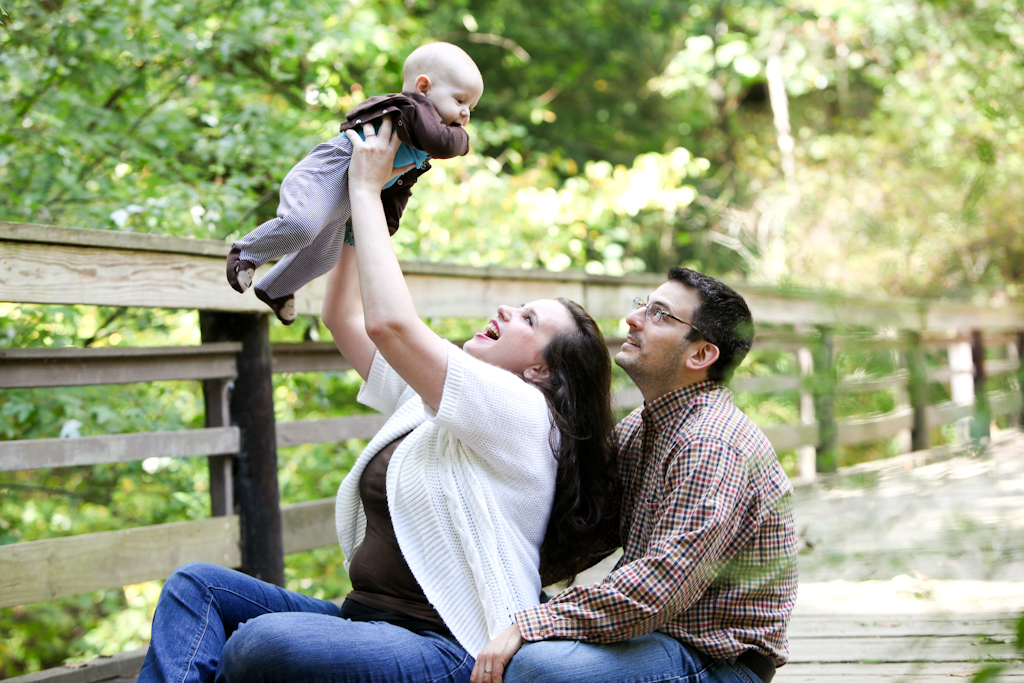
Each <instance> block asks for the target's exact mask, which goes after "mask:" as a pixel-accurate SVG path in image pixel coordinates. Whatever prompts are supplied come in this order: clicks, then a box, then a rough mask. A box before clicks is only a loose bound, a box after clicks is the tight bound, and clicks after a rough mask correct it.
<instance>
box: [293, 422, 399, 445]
mask: <svg viewBox="0 0 1024 683" xmlns="http://www.w3.org/2000/svg"><path fill="white" fill-rule="evenodd" d="M386 420H387V416H386V415H380V414H378V413H371V414H369V415H350V416H348V417H330V418H325V419H322V420H296V421H295V422H278V423H277V447H278V448H287V447H288V446H299V445H301V444H307V443H327V442H332V441H346V440H348V439H370V438H372V437H373V435H374V434H376V433H377V431H378V430H379V429H380V428H381V427H383V426H384V422H385V421H386Z"/></svg>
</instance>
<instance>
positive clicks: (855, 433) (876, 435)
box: [836, 409, 914, 446]
mask: <svg viewBox="0 0 1024 683" xmlns="http://www.w3.org/2000/svg"><path fill="white" fill-rule="evenodd" d="M836 422H837V426H838V434H837V436H836V438H837V441H838V443H839V444H840V445H842V446H848V445H850V444H855V443H866V442H869V441H879V440H881V439H888V438H890V437H892V436H895V435H896V434H898V433H899V432H900V431H901V430H904V429H910V428H912V427H913V426H914V416H913V413H912V412H911V411H910V410H909V409H907V410H897V411H893V412H891V413H886V414H885V415H875V416H872V417H867V418H863V417H857V418H846V419H840V420H837V421H836Z"/></svg>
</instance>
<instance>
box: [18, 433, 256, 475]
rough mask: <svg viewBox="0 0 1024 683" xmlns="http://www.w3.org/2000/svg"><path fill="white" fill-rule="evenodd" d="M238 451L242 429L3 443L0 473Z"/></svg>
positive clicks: (224, 453) (225, 453)
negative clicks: (239, 431)
mask: <svg viewBox="0 0 1024 683" xmlns="http://www.w3.org/2000/svg"><path fill="white" fill-rule="evenodd" d="M237 452H238V427H211V428H208V429H183V430H178V431H169V432H142V433H136V434H112V435H106V436H83V437H79V438H76V439H25V440H22V441H0V472H10V471H14V470H34V469H43V468H48V467H78V466H82V465H103V464H108V463H114V462H132V461H136V460H144V459H146V458H151V457H159V458H188V457H192V456H208V455H228V454H232V453H237Z"/></svg>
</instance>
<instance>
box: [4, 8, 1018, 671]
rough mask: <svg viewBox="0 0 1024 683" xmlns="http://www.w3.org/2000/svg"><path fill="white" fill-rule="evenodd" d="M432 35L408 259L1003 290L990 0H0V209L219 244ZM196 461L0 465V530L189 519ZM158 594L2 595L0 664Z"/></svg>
mask: <svg viewBox="0 0 1024 683" xmlns="http://www.w3.org/2000/svg"><path fill="white" fill-rule="evenodd" d="M431 39H441V40H448V41H451V42H454V43H457V44H459V45H461V46H462V47H464V48H465V49H466V50H467V51H468V52H469V53H470V54H471V55H472V56H473V57H474V59H476V61H477V63H478V64H479V65H480V68H481V71H482V72H483V76H484V81H485V85H486V90H485V93H484V97H483V98H482V100H481V101H480V104H479V106H478V108H477V110H476V112H475V113H474V116H473V121H472V123H471V126H470V135H471V141H472V152H471V154H470V155H468V156H466V157H463V158H459V159H455V160H448V161H440V162H438V163H436V164H435V166H434V169H435V170H434V171H432V172H431V173H429V174H427V175H426V176H424V179H423V180H422V181H421V182H420V183H419V184H418V185H417V189H416V192H415V194H414V197H413V200H412V202H411V204H410V207H409V210H408V211H407V213H406V218H405V220H404V221H403V227H402V229H401V230H400V231H399V232H398V233H397V234H396V236H395V241H396V244H397V246H398V249H399V252H400V256H401V258H403V259H408V260H433V261H450V262H458V263H465V264H469V265H476V266H484V265H501V266H508V267H523V268H548V269H552V270H563V269H567V268H575V269H585V270H587V271H588V272H592V273H607V274H612V275H615V274H621V273H626V272H637V271H641V272H642V271H651V272H664V270H665V269H666V268H667V267H668V266H669V265H675V264H686V265H690V266H693V267H696V268H699V269H701V270H704V271H706V272H709V273H712V274H714V275H717V276H719V277H723V278H726V279H727V280H730V281H736V280H746V281H748V282H751V283H757V284H771V285H775V286H779V287H810V288H814V289H819V290H835V291H839V292H843V293H847V294H861V295H865V296H876V297H884V296H892V297H906V296H955V297H967V298H980V299H985V300H988V299H990V298H996V299H1015V300H1019V299H1020V298H1021V296H1022V295H1024V291H1022V289H1021V285H1022V284H1024V224H1022V221H1024V211H1021V207H1022V206H1024V127H1022V120H1024V98H1022V97H1021V92H1024V12H1022V9H1021V7H1020V4H1019V3H1018V2H1015V1H1013V0H976V1H968V0H892V1H891V2H888V3H877V2H868V1H867V0H842V1H840V0H806V1H805V2H776V1H773V2H769V1H766V0H746V1H744V2H738V1H735V0H717V1H715V0H695V1H693V2H685V1H680V0H601V1H598V0H579V1H574V2H550V1H542V0H516V1H515V2H511V1H509V0H502V1H497V2H484V1H482V0H445V1H444V2H441V1H440V0H350V1H349V2H338V1H331V2H327V1H326V0H301V1H300V0H191V1H190V2H184V1H183V0H164V1H163V2H154V1H153V0H3V2H2V3H0V220H7V221H21V222H33V223H41V224H54V225H61V226H73V227H86V228H101V229H111V230H126V231H135V232H152V233H163V234H171V235H186V236H195V237H202V238H212V239H221V240H224V241H225V243H227V242H230V241H231V239H232V238H233V237H236V236H238V235H240V234H243V233H245V232H248V231H249V230H251V229H252V228H253V227H255V226H256V225H258V224H259V223H260V222H262V221H263V220H265V219H267V218H269V217H270V216H272V215H273V213H274V211H275V209H276V206H277V190H278V187H279V184H280V181H281V179H282V178H283V177H284V175H285V174H286V173H287V171H288V170H289V169H290V168H291V166H292V165H294V164H295V163H296V162H297V161H298V160H299V159H300V158H301V157H302V156H303V155H304V154H305V153H306V152H307V151H308V150H309V149H311V148H312V147H313V146H314V145H315V144H316V143H318V142H320V141H322V140H325V139H328V138H330V137H332V136H333V135H335V134H336V133H337V127H338V122H339V119H340V118H341V117H342V116H343V115H344V113H345V112H346V111H347V110H348V109H350V108H351V107H352V106H354V105H355V104H357V103H358V102H360V101H361V100H362V99H364V98H365V97H367V96H369V95H373V94H377V93H382V92H391V91H395V90H398V89H399V88H400V87H401V77H400V70H401V64H402V61H403V59H404V57H405V55H406V54H408V52H409V51H410V50H412V49H413V48H414V47H416V46H417V45H419V44H421V43H423V42H425V41H427V40H431ZM225 249H226V248H225ZM0 299H2V293H0ZM194 318H195V315H194V313H187V312H174V311H167V312H163V313H161V312H153V311H149V312H138V311H131V310H122V309H105V308H103V309H98V308H95V307H45V308H44V307H32V306H11V305H9V304H2V303H0V345H4V346H95V345H118V344H139V345H152V344H163V343H167V344H170V343H198V341H199V339H198V331H197V329H196V328H197V324H196V321H195V320H194ZM434 322H435V324H437V325H445V324H450V323H445V322H444V321H434ZM272 330H273V334H274V335H275V339H276V340H292V341H297V340H299V339H302V338H306V339H317V338H319V335H320V333H321V332H322V331H323V330H322V329H321V328H320V327H319V326H318V325H317V324H316V323H315V322H314V323H312V324H309V323H308V322H306V321H304V323H303V325H296V326H294V328H287V329H286V328H282V327H280V326H276V325H275V326H272ZM452 330H454V328H451V329H448V330H446V331H448V332H451V331H452ZM355 389H356V385H355V383H354V382H353V381H352V380H351V378H347V377H337V378H334V379H332V380H331V381H330V382H328V383H326V384H316V383H313V382H310V381H308V380H306V379H304V378H303V377H302V376H293V377H285V378H282V379H281V381H280V383H279V386H277V387H276V389H275V392H276V394H275V395H276V397H277V399H278V410H279V412H280V413H281V414H282V415H281V417H282V418H283V419H286V418H287V416H288V414H289V413H291V412H302V414H303V415H305V416H307V417H309V416H313V415H314V414H322V415H333V414H335V412H332V411H335V410H336V408H335V406H337V405H338V404H340V403H341V400H340V399H341V398H342V397H344V398H346V399H347V398H350V397H351V396H352V395H353V394H354V391H355ZM197 393H198V392H197V388H196V387H192V386H186V385H185V384H182V385H181V386H178V385H175V386H169V387H165V388H164V390H161V391H153V390H151V389H137V390H136V389H132V388H131V387H128V388H125V389H124V391H120V390H119V391H118V392H110V391H106V390H104V391H103V392H102V393H101V392H100V391H99V390H84V391H82V392H80V393H74V392H62V393H60V394H57V395H53V394H52V392H51V394H49V395H45V396H44V395H43V394H41V393H39V392H7V394H5V396H4V397H3V401H0V438H3V439H13V438H31V437H37V436H38V437H44V436H49V437H55V436H58V435H59V434H60V432H61V431H62V430H64V429H69V426H68V425H72V426H71V427H70V429H72V430H80V431H81V433H82V434H83V435H84V434H96V433H116V432H119V431H133V430H137V429H148V428H152V425H154V424H160V425H163V427H162V428H168V429H170V428H179V427H187V426H197V425H199V424H200V423H201V421H202V415H201V406H200V405H199V404H198V403H197V399H196V395H197ZM75 423H77V425H78V426H74V425H75ZM140 425H142V426H140ZM317 448H318V449H320V450H316V449H289V450H288V451H287V452H284V453H283V454H282V456H281V467H282V469H281V472H282V474H281V476H282V492H283V496H284V497H285V499H286V500H287V501H294V500H306V499H309V498H314V497H319V496H328V495H331V494H332V493H333V490H334V489H335V488H336V486H337V483H338V481H339V480H340V477H341V476H342V475H343V474H344V471H345V469H346V468H347V463H348V462H350V461H351V458H352V457H354V454H355V453H356V452H358V448H359V444H357V443H352V444H339V445H338V446H337V447H336V448H335V449H325V448H323V447H317ZM205 476H206V475H205V464H204V463H202V462H198V463H191V462H189V461H175V462H150V461H144V462H142V463H136V464H133V465H125V466H120V467H117V468H113V467H112V468H89V469H88V470H77V469H74V468H69V469H67V470H60V471H55V472H50V473H48V474H46V475H45V476H37V475H35V474H31V473H8V474H5V475H4V476H3V477H2V478H0V495H2V500H3V502H2V503H0V506H2V507H0V512H2V514H0V543H10V542H15V541H19V540H33V539H38V538H48V537H52V536H57V535H63V534H67V533H75V532H78V531H83V530H86V529H88V530H99V529H104V528H119V527H121V526H125V525H129V526H130V525H134V524H138V523H152V522H158V521H169V520H171V519H185V518H192V517H196V516H205V515H206V514H208V509H207V507H206V506H207V504H206V503H205V502H204V501H203V496H204V495H205V491H206V486H207V483H206V481H205V479H204V477H205ZM140 520H141V521H140ZM312 555H314V554H303V556H301V557H293V558H289V587H291V588H296V589H300V590H308V591H313V592H316V591H319V592H320V593H321V594H324V595H327V596H328V597H330V596H333V595H336V594H338V593H339V592H341V591H343V590H344V588H345V579H344V577H343V572H342V571H341V570H340V557H339V555H340V553H336V552H335V553H328V552H320V551H318V553H317V554H316V556H312ZM156 590H158V587H156V588H154V587H153V586H148V585H147V586H141V587H130V590H126V591H124V592H123V594H122V593H121V592H113V593H110V592H108V593H105V594H102V595H92V596H81V597H80V598H76V599H75V600H70V601H64V602H63V603H59V604H58V603H53V604H47V605H42V606H25V607H24V608H18V609H15V610H4V611H2V612H0V632H3V633H4V634H5V637H4V638H3V639H0V641H2V642H0V677H2V676H10V675H14V674H16V673H21V672H25V671H29V670H34V669H38V668H41V667H45V666H51V665H53V664H54V663H56V662H60V661H62V660H63V658H64V657H67V656H69V655H77V656H88V655H90V654H94V653H97V652H100V651H116V650H118V649H120V648H122V647H126V646H130V645H132V644H133V643H134V644H138V643H140V642H144V640H145V637H146V629H147V628H148V625H147V610H149V609H150V608H151V606H152V599H153V596H154V595H155V591H156Z"/></svg>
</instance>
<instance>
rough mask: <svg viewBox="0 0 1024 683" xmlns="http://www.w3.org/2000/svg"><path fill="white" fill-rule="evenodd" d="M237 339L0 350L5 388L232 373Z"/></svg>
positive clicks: (198, 377) (0, 373)
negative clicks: (142, 345)
mask: <svg viewBox="0 0 1024 683" xmlns="http://www.w3.org/2000/svg"><path fill="white" fill-rule="evenodd" d="M240 350H241V345H240V344H236V343H231V342H229V343H224V344H203V345H200V346H160V347H148V348H139V347H135V348H120V347H112V348H99V349H79V348H56V349H51V348H39V349H0V388H4V389H19V388H30V387H68V386H86V385H96V384H128V383H131V382H156V381H162V380H183V379H187V380H203V379H214V378H231V377H234V376H235V375H236V374H237V373H236V370H235V355H236V354H237V353H238V352H239V351H240Z"/></svg>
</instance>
